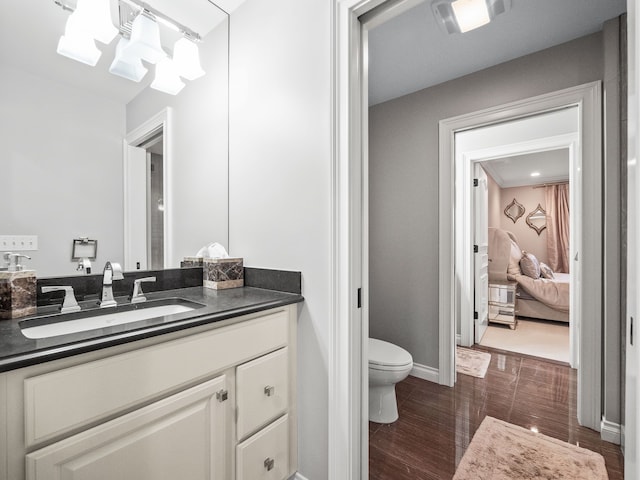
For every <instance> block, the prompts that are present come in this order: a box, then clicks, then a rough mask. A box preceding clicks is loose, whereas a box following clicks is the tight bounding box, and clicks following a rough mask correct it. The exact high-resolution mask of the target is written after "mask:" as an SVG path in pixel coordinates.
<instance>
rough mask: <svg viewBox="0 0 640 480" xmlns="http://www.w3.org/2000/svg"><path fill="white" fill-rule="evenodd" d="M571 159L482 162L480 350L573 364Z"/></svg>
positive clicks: (541, 154) (561, 152) (555, 154)
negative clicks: (483, 318)
mask: <svg viewBox="0 0 640 480" xmlns="http://www.w3.org/2000/svg"><path fill="white" fill-rule="evenodd" d="M570 155H571V154H570V151H569V149H568V148H560V149H554V150H545V151H538V152H531V153H527V154H523V155H513V156H507V157H503V158H499V159H493V160H488V161H484V162H479V168H480V169H481V171H480V177H481V179H482V180H480V182H478V183H479V185H478V187H476V188H477V189H480V190H482V189H485V191H484V192H482V191H478V192H476V195H475V197H476V198H478V199H479V201H476V202H475V204H474V207H475V211H474V216H475V217H476V218H483V217H486V222H483V225H482V228H486V229H487V233H486V234H484V235H483V237H484V236H485V235H486V237H487V238H488V272H487V273H488V285H486V284H482V283H481V282H480V283H479V282H476V285H475V289H476V291H477V290H478V289H486V291H485V292H482V294H483V295H484V296H486V297H487V299H488V305H487V314H488V325H487V328H486V329H484V330H483V332H482V335H481V336H480V338H476V343H478V344H479V345H481V346H484V347H490V348H493V349H498V350H504V351H508V352H515V353H520V354H524V355H529V356H534V357H540V358H545V359H548V360H554V361H558V362H563V363H566V364H570V363H571V359H570V353H571V351H570V338H571V337H570V332H569V305H570V301H569V300H570V299H569V296H570V282H571V273H570V271H571V268H570V261H569V243H570V237H571V228H570V214H571V211H570V208H569V206H570V205H569V204H570V192H571V187H570V178H569V177H570ZM485 178H486V180H484V179H485ZM485 182H486V187H485V185H483V184H482V183H485ZM485 194H486V201H484V198H481V197H484V195H485ZM480 209H482V210H483V211H480ZM478 273H479V272H476V276H478Z"/></svg>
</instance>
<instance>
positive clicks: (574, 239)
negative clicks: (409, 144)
mask: <svg viewBox="0 0 640 480" xmlns="http://www.w3.org/2000/svg"><path fill="white" fill-rule="evenodd" d="M579 145H580V137H579V135H578V133H577V132H576V133H569V134H561V135H554V136H549V137H544V138H538V139H535V140H532V141H526V142H519V143H510V144H504V145H500V146H497V147H490V148H486V149H482V150H474V151H472V150H469V151H464V152H460V151H456V152H455V162H456V166H457V167H458V168H457V169H456V185H469V187H468V189H467V190H471V186H470V185H471V179H472V174H473V166H474V165H475V164H476V163H478V162H484V161H488V160H495V159H498V158H504V157H511V156H515V155H527V154H531V153H537V152H544V151H550V150H558V149H567V150H568V151H569V164H570V184H571V185H574V186H575V188H571V190H570V193H571V212H572V220H573V219H574V215H575V217H577V218H581V205H580V203H579V200H578V199H579V198H580V190H579V186H580V182H579V181H577V175H576V174H575V172H576V170H579V168H580V167H579V166H580V163H581V162H580V159H579V156H580V153H581V152H580V148H579ZM455 208H456V214H455V218H456V220H455V222H456V228H457V231H458V232H461V234H460V235H456V239H455V241H456V254H455V255H456V259H460V261H459V262H457V263H456V278H458V279H459V281H460V283H459V284H460V290H461V292H462V293H461V296H460V319H461V322H460V345H462V346H464V347H469V346H471V345H473V344H474V340H475V339H474V321H473V320H472V318H473V310H474V305H473V303H474V302H472V301H465V300H469V299H470V298H471V297H470V295H471V294H472V293H473V291H474V288H475V287H474V282H473V278H474V276H475V275H474V270H475V267H474V256H473V254H472V253H471V245H472V244H473V224H472V223H470V222H471V220H472V219H473V217H474V215H475V213H474V212H475V208H476V207H475V204H474V203H473V198H472V196H471V195H469V194H468V192H463V191H462V189H456V207H455ZM572 227H573V228H571V239H570V243H571V246H570V253H569V256H570V258H573V257H574V256H575V254H576V253H577V252H578V251H579V250H580V247H579V246H578V245H579V239H580V237H581V228H580V226H579V225H578V226H577V228H576V226H575V225H573V222H572ZM469 275H470V276H471V277H469ZM469 278H471V280H469ZM577 280H578V277H577V276H576V271H575V269H573V268H572V270H571V286H570V288H571V295H570V296H571V308H570V311H569V317H570V321H569V337H570V355H569V356H570V363H571V366H572V368H578V365H579V363H578V362H579V358H578V355H577V353H578V348H577V347H578V346H579V339H578V338H577V336H576V335H577V332H578V331H579V329H578V325H579V324H578V322H579V319H580V315H579V311H580V306H579V305H576V303H577V302H576V300H579V299H577V298H576V294H579V292H576V293H575V294H574V292H573V289H574V287H576V286H577V285H579V284H580V282H577ZM465 319H466V320H465Z"/></svg>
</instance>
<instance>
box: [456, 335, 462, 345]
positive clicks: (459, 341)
mask: <svg viewBox="0 0 640 480" xmlns="http://www.w3.org/2000/svg"><path fill="white" fill-rule="evenodd" d="M461 343H462V335H460V334H459V333H456V345H460V344H461Z"/></svg>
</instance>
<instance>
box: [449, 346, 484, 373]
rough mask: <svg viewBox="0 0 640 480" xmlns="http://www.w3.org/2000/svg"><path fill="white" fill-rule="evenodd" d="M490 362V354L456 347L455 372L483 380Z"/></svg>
mask: <svg viewBox="0 0 640 480" xmlns="http://www.w3.org/2000/svg"><path fill="white" fill-rule="evenodd" d="M489 362H491V354H490V353H486V352H479V351H477V350H471V349H469V348H463V347H456V372H458V373H462V374H463V375H471V376H472V377H477V378H484V376H485V375H486V374H487V368H489Z"/></svg>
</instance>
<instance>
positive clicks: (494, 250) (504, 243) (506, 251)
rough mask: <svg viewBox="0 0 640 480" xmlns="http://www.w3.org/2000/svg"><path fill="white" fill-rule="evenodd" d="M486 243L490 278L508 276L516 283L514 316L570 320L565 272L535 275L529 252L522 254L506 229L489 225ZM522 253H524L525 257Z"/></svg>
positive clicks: (567, 277) (494, 279)
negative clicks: (547, 276) (542, 275)
mask: <svg viewBox="0 0 640 480" xmlns="http://www.w3.org/2000/svg"><path fill="white" fill-rule="evenodd" d="M488 247H489V248H488V250H489V252H488V253H489V282H491V281H492V280H493V281H505V280H511V281H515V282H517V284H518V287H517V290H516V297H517V305H516V315H517V316H519V317H530V318H538V319H542V320H555V321H558V322H567V323H568V322H569V280H570V276H569V274H568V273H558V272H552V275H551V276H552V277H553V278H542V277H540V278H534V277H535V276H536V275H535V272H533V271H532V270H533V268H530V264H531V262H530V257H531V255H530V254H528V255H527V254H523V251H522V249H521V248H520V246H519V245H518V240H517V239H516V237H515V236H514V235H513V234H512V233H511V232H507V231H506V230H501V229H499V228H489V245H488ZM523 255H524V256H526V257H527V258H525V259H524V260H523ZM534 263H535V262H534ZM521 264H522V265H521Z"/></svg>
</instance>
